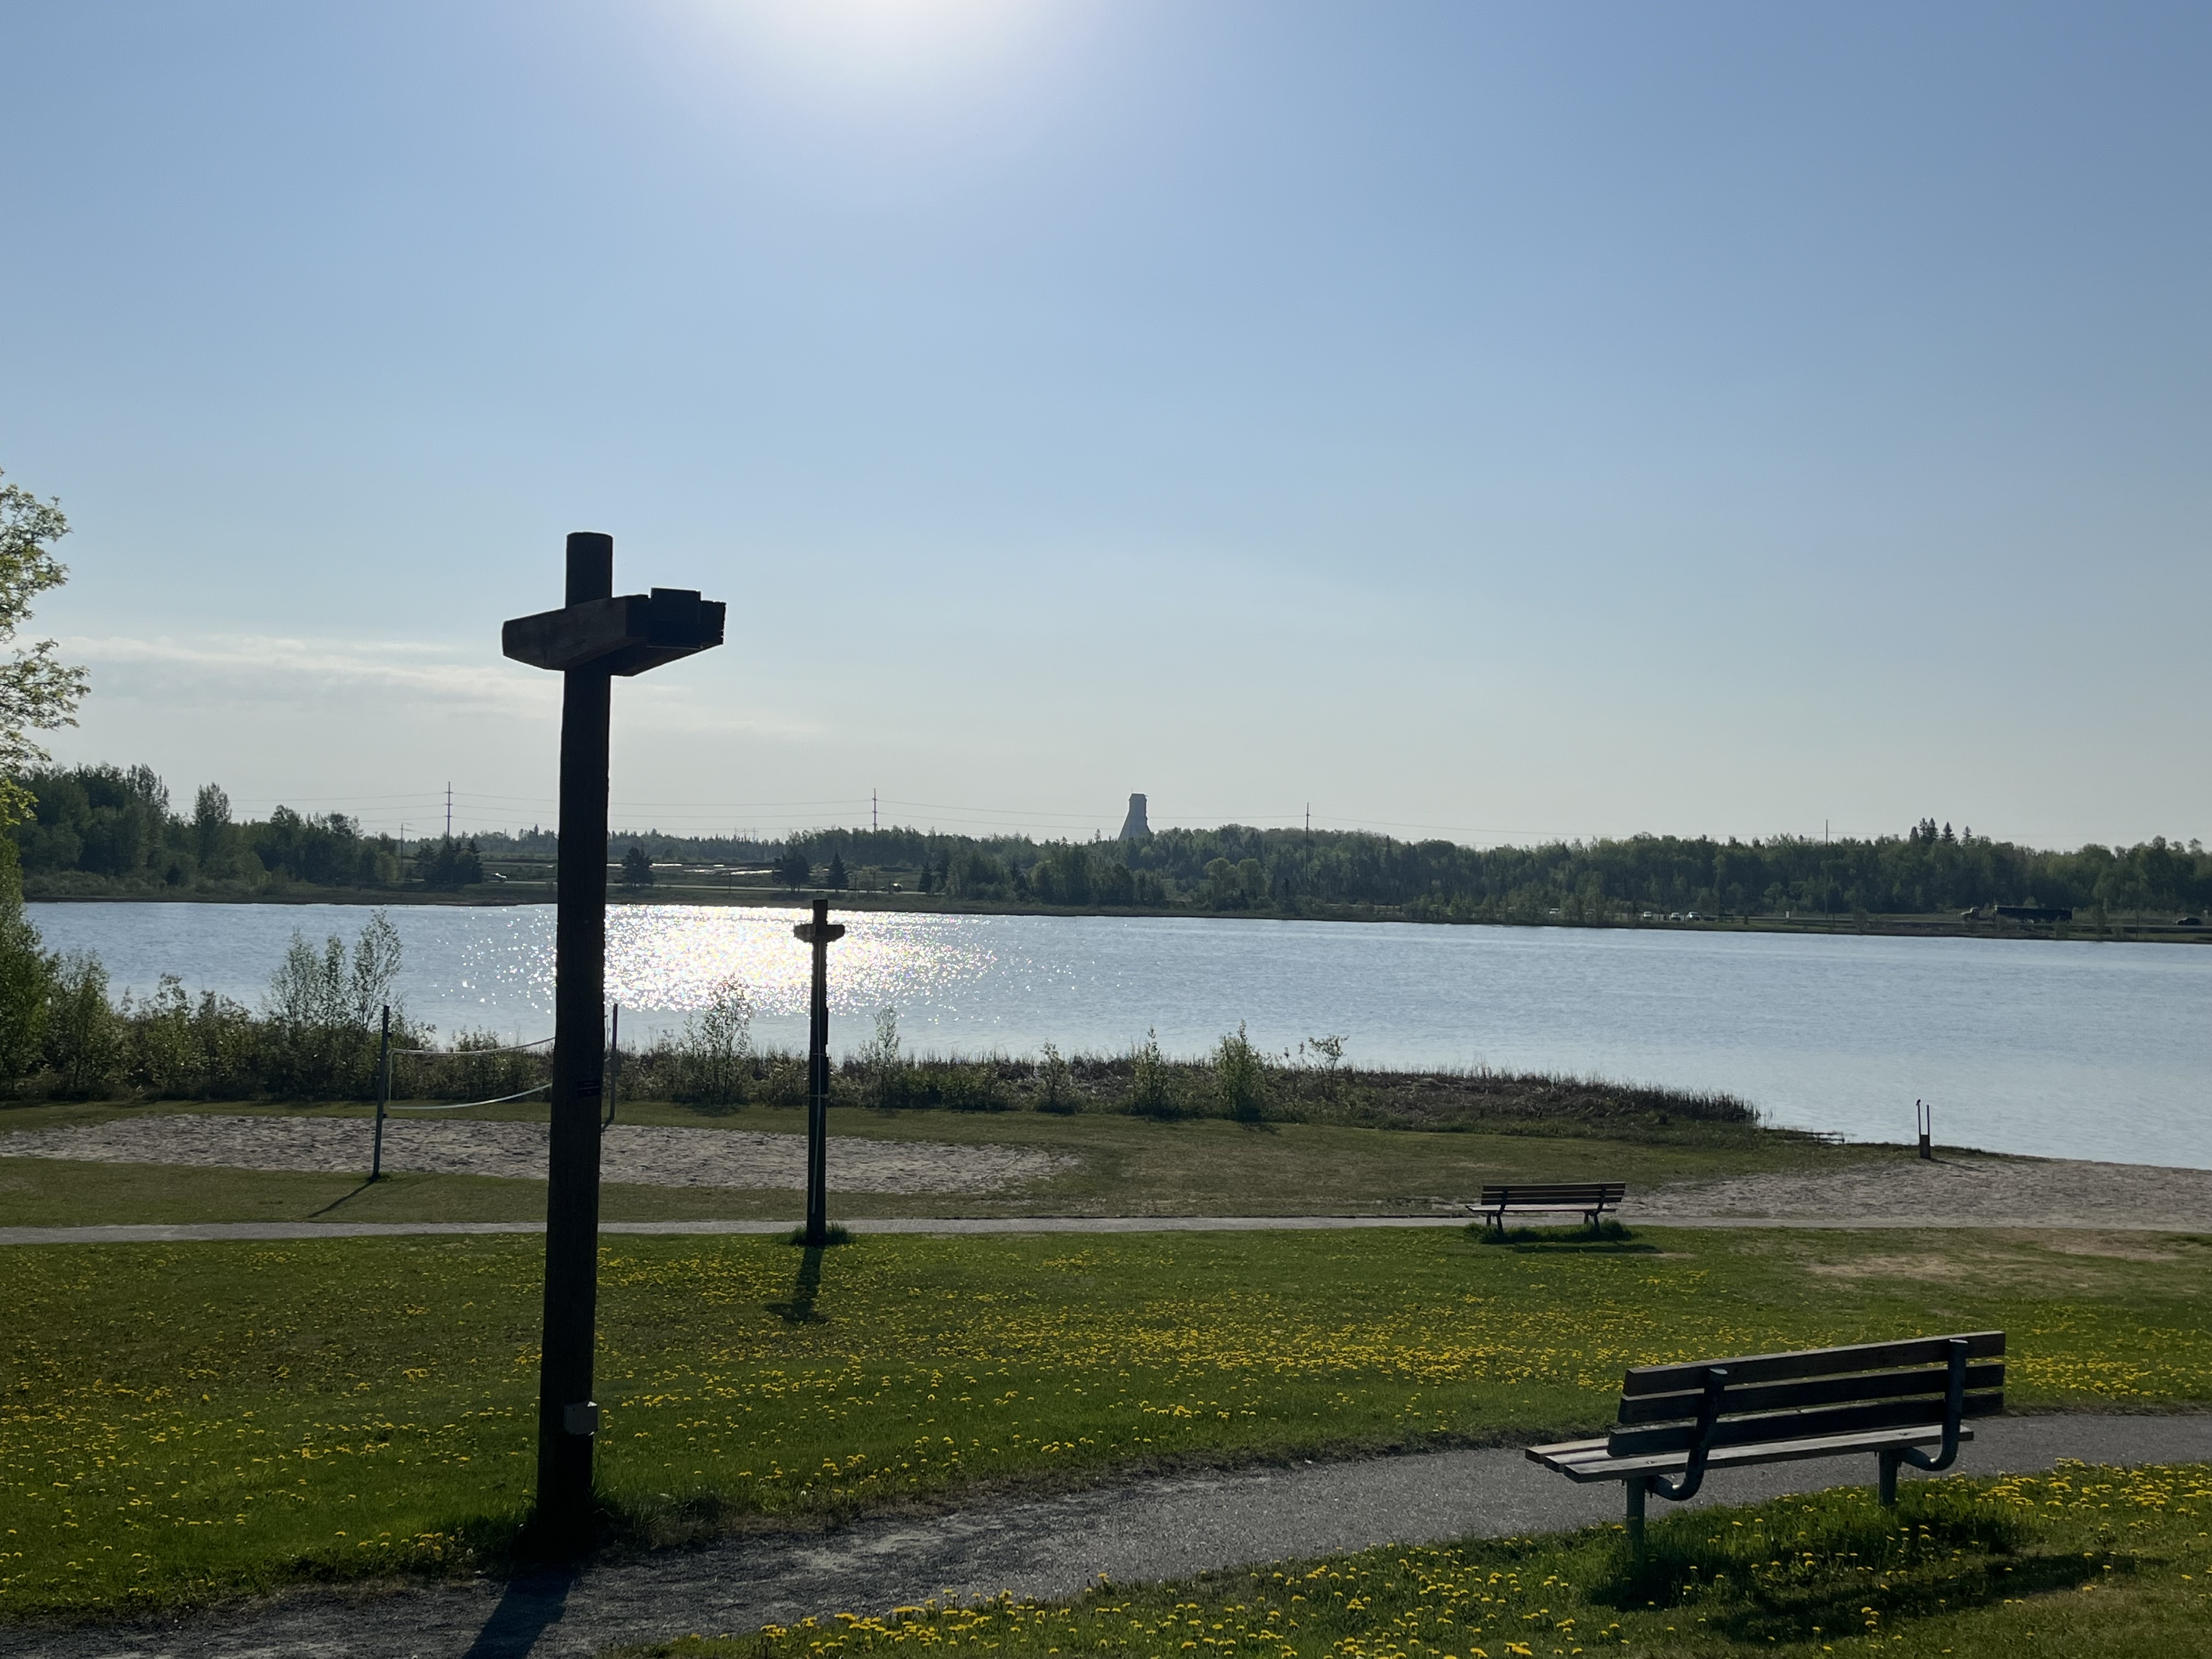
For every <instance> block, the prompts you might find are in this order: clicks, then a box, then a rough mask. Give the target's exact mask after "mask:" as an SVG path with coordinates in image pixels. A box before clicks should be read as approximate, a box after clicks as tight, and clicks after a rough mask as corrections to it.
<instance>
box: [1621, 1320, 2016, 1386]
mask: <svg viewBox="0 0 2212 1659" xmlns="http://www.w3.org/2000/svg"><path fill="white" fill-rule="evenodd" d="M1962 1339H1963V1340H1964V1341H1965V1342H1966V1357H1967V1358H1970V1359H1995V1358H2002V1355H2003V1353H2004V1351H2005V1338H2004V1333H2003V1332H2002V1331H1970V1332H1962V1333H1961V1334H1960V1336H1923V1337H1914V1338H1911V1339H1910V1340H1906V1341H1903V1342H1868V1343H1863V1344H1861V1345H1859V1346H1856V1347H1850V1348H1814V1349H1810V1350H1808V1351H1807V1352H1803V1353H1762V1354H1751V1355H1748V1356H1747V1357H1745V1358H1741V1359H1704V1360H1698V1361H1696V1362H1694V1363H1692V1364H1684V1365H1639V1366H1638V1367H1637V1368H1636V1369H1635V1370H1632V1371H1631V1372H1629V1373H1628V1375H1627V1376H1626V1377H1625V1378H1623V1379H1622V1382H1621V1385H1620V1392H1621V1393H1622V1395H1625V1396H1628V1397H1634V1396H1637V1395H1649V1394H1687V1393H1691V1392H1692V1391H1694V1390H1696V1389H1702V1388H1704V1386H1705V1373H1706V1372H1707V1371H1709V1370H1712V1369H1713V1368H1714V1367H1715V1366H1725V1367H1726V1368H1727V1370H1728V1374H1729V1388H1730V1389H1737V1388H1741V1387H1746V1386H1748V1385H1750V1384H1752V1383H1786V1382H1789V1381H1790V1380H1791V1379H1793V1378H1796V1377H1801V1376H1839V1375H1847V1374H1850V1373H1851V1372H1855V1371H1877V1370H1900V1369H1903V1368H1905V1367H1909V1366H1917V1365H1946V1364H1949V1362H1950V1358H1951V1344H1952V1343H1954V1342H1955V1341H1959V1340H1962Z"/></svg>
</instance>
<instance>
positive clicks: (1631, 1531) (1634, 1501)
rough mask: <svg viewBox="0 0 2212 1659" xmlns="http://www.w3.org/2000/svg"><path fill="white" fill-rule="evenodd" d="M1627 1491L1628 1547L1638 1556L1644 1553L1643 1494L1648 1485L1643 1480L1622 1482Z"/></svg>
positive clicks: (1648, 1487)
mask: <svg viewBox="0 0 2212 1659" xmlns="http://www.w3.org/2000/svg"><path fill="white" fill-rule="evenodd" d="M1621 1485H1622V1486H1626V1488H1627V1489H1628V1547H1629V1548H1630V1549H1631V1550H1632V1551H1633V1552H1635V1553H1636V1554H1638V1555H1639V1556H1640V1555H1642V1554H1643V1553H1644V1492H1646V1491H1648V1490H1649V1489H1650V1483H1649V1482H1647V1481H1644V1480H1624V1481H1622V1482H1621Z"/></svg>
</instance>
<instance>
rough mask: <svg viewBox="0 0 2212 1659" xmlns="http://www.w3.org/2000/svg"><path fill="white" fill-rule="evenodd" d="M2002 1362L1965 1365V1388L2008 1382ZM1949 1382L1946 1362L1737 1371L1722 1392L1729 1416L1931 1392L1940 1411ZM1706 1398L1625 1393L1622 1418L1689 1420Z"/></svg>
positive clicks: (1694, 1392) (1700, 1394)
mask: <svg viewBox="0 0 2212 1659" xmlns="http://www.w3.org/2000/svg"><path fill="white" fill-rule="evenodd" d="M2004 1374H2005V1368H2004V1363H2003V1362H2002V1360H1983V1361H1981V1362H1979V1363H1978V1364H1969V1365H1968V1366H1967V1367H1966V1388H1967V1390H1968V1391H1969V1392H1970V1393H1979V1392H1981V1391H1983V1390H1984V1389H2002V1388H2003V1387H2004ZM1950 1385H1951V1371H1950V1367H1949V1366H1948V1365H1927V1366H1921V1367H1919V1368H1917V1369H1915V1370H1896V1371H1853V1372H1850V1373H1848V1374H1846V1375H1844V1376H1811V1377H1801V1378H1799V1379H1797V1380H1796V1381H1794V1382H1787V1383H1753V1384H1752V1385H1751V1386H1749V1387H1748V1388H1741V1389H1740V1388H1737V1387H1736V1386H1735V1371H1734V1370H1730V1371H1729V1388H1728V1390H1727V1392H1726V1393H1725V1394H1723V1395H1722V1396H1721V1402H1722V1403H1721V1410H1722V1412H1723V1414H1725V1415H1730V1416H1734V1415H1737V1414H1740V1413H1748V1412H1779V1411H1803V1410H1806V1409H1808V1408H1809V1407H1814V1406H1840V1405H1848V1404H1853V1403H1856V1402H1857V1401H1872V1400H1904V1399H1908V1398H1911V1397H1912V1396H1914V1395H1930V1396H1933V1403H1934V1409H1935V1410H1936V1413H1938V1414H1939V1415H1940V1414H1941V1413H1942V1405H1943V1397H1944V1395H1945V1392H1946V1391H1947V1390H1948V1389H1949V1387H1950ZM1704 1403H1705V1391H1704V1389H1695V1390H1692V1391H1690V1392H1686V1393H1682V1394H1647V1395H1632V1396H1628V1397H1625V1398H1623V1399H1622V1401H1621V1402H1620V1422H1621V1423H1623V1424H1624V1425H1632V1424H1637V1423H1671V1422H1676V1421H1680V1420H1684V1419H1687V1420H1690V1421H1692V1422H1694V1421H1695V1420H1696V1419H1697V1416H1698V1413H1699V1409H1700V1408H1701V1407H1703V1405H1704Z"/></svg>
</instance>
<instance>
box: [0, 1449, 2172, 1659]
mask: <svg viewBox="0 0 2212 1659" xmlns="http://www.w3.org/2000/svg"><path fill="white" fill-rule="evenodd" d="M1977 1428H1978V1435H1979V1437H1978V1439H1977V1440H1976V1441H1975V1443H1973V1444H1972V1445H1970V1446H1969V1447H1967V1448H1966V1450H1965V1451H1964V1452H1963V1453H1962V1454H1961V1455H1960V1472H1961V1473H1963V1474H1998V1473H2004V1472H2026V1471H2032V1470H2039V1469H2046V1468H2050V1467H2051V1465H2052V1464H2053V1463H2054V1462H2057V1461H2058V1460H2059V1459H2061V1458H2066V1457H2073V1458H2080V1459H2081V1460H2083V1461H2085V1462H2096V1463H2154V1462H2207V1461H2212V1417H2092V1416H2078V1417H2076V1416H2054V1417H2017V1418H1999V1419H1993V1420H1991V1421H1989V1422H1986V1423H1983V1424H1980V1425H1977ZM1871 1474H1872V1460H1871V1459H1869V1458H1867V1457H1865V1456H1860V1457H1856V1458H1850V1459H1839V1460H1833V1461H1829V1462H1806V1463H1792V1464H1784V1465H1777V1466H1772V1467H1770V1468H1756V1469H1744V1470H1730V1471H1729V1472H1727V1473H1726V1474H1721V1475H1715V1476H1714V1477H1713V1478H1712V1480H1711V1481H1710V1482H1709V1483H1708V1486H1707V1488H1706V1492H1705V1495H1704V1496H1701V1497H1700V1498H1698V1499H1696V1500H1694V1502H1695V1504H1708V1503H1745V1502H1753V1501H1758V1500H1761V1499H1765V1498H1771V1497H1774V1496H1777V1495H1779V1494H1781V1493H1783V1492H1803V1491H1808V1490H1812V1489H1814V1488H1817V1487H1821V1486H1838V1485H1850V1484H1866V1483H1868V1482H1869V1480H1870V1479H1871ZM1668 1507H1669V1506H1668V1505H1665V1504H1661V1505H1659V1508H1660V1509H1661V1510H1665V1509H1666V1508H1668ZM1619 1514H1620V1492H1619V1491H1618V1489H1616V1488H1615V1487H1613V1486H1574V1485H1571V1483H1569V1482H1567V1481H1565V1480H1560V1479H1559V1477H1558V1476H1556V1475H1553V1474H1549V1473H1547V1471H1545V1470H1542V1469H1539V1468H1536V1467H1534V1465H1533V1464H1530V1463H1529V1462H1527V1461H1526V1460H1525V1459H1523V1458H1522V1456H1521V1455H1520V1454H1519V1453H1518V1452H1517V1451H1513V1450H1497V1451H1467V1452H1439V1453H1433V1454H1428V1455H1421V1456H1413V1457H1393V1458H1378V1459H1374V1460H1371V1461H1367V1462H1353V1463H1333V1464H1322V1465H1314V1464H1306V1465H1304V1466H1302V1467H1298V1468H1267V1469H1254V1470H1249V1471H1243V1472H1240V1473H1237V1474H1218V1475H1207V1476H1184V1477H1178V1478H1173V1479H1164V1480H1145V1481H1139V1482H1135V1483H1132V1484H1128V1485H1123V1486H1106V1487H1100V1488H1097V1489H1095V1490H1092V1491H1089V1492H1075V1493H1071V1494H1068V1495H1066V1496H1064V1497H1059V1498H1042V1499H1036V1500H1031V1501H1028V1502H1021V1503H1012V1504H996V1505H992V1506H988V1507H986V1508H981V1509H977V1510H963V1511H956V1512H954V1513H952V1514H949V1515H944V1516H934V1517H932V1518H929V1519H925V1520H880V1521H871V1522H861V1523H860V1524H857V1525H854V1526H849V1527H843V1528H838V1529H836V1530H835V1531H832V1532H829V1533H825V1534H808V1535H793V1534H779V1535H771V1536H765V1537H757V1538H738V1539H731V1540H728V1541H725V1542H722V1543H720V1544H715V1545H711V1546H708V1547H705V1548H702V1549H696V1550H669V1551H662V1552H658V1553H653V1554H651V1555H647V1556H644V1557H641V1558H638V1559H633V1560H630V1561H627V1562H623V1563H619V1564H616V1565H608V1566H604V1567H599V1568H595V1569H592V1570H590V1571H586V1572H584V1573H582V1574H580V1575H576V1576H569V1575H562V1574H552V1573H548V1574H544V1575H540V1576H538V1577H529V1578H523V1579H518V1580H516V1581H514V1582H513V1583H504V1584H502V1583H489V1582H487V1583H474V1584H468V1585H459V1586H450V1587H438V1588H435V1589H416V1590H409V1591H405V1592H402V1593H399V1594H396V1595H389V1596H386V1597H382V1598H380V1599H374V1600H369V1601H346V1600H344V1599H342V1598H339V1597H337V1596H334V1595H329V1594H328V1593H325V1592H319V1593H309V1594H303V1595H297V1596H295V1597H291V1598H288V1599H286V1600H283V1601H277V1602H275V1603H273V1604H270V1605H266V1606H263V1607H254V1608H249V1609H246V1610H244V1611H241V1612H236V1613H229V1614H226V1615H221V1616H214V1617H207V1618H202V1619H197V1620H191V1621H187V1622H185V1623H184V1624H181V1625H179V1626H173V1627H169V1628H167V1629H147V1628H143V1627H141V1628H107V1629H100V1630H79V1631H55V1632H41V1631H36V1630H27V1629H24V1628H21V1627H15V1628H9V1627H6V1626H0V1654H7V1655H11V1656H12V1655H21V1656H25V1659H29V1656H37V1659H248V1656H252V1659H262V1656H276V1655H284V1656H297V1659H520V1656H524V1655H528V1656H531V1659H584V1656H588V1655H590V1654H592V1653H595V1652H596V1651H598V1650H599V1649H600V1648H603V1647H605V1646H606V1645H607V1644H611V1643H614V1642H617V1641H643V1640H647V1639H650V1638H656V1637H663V1636H676V1635H682V1634H683V1633H684V1632H687V1631H701V1632H708V1633H719V1632H742V1631H746V1630H749V1629H751V1628H753V1627H755V1626H759V1625H763V1624H767V1623H770V1622H775V1623H786V1622H789V1621H791V1620H796V1619H799V1618H802V1617H804V1616H805V1615H807V1614H809V1613H815V1614H823V1613H834V1612H839V1611H849V1612H884V1611H888V1610H889V1609H890V1608H892V1607H898V1606H902V1605H908V1604H911V1603H914V1602H916V1601H921V1600H922V1599H923V1598H924V1597H926V1596H928V1595H937V1594H942V1593H945V1592H950V1593H951V1594H953V1595H960V1596H963V1597H965V1596H974V1595H989V1594H993V1593H995V1592H997V1591H999V1590H1001V1589H1012V1590H1013V1591H1014V1592H1015V1593H1016V1594H1017V1595H1039V1596H1043V1595H1071V1594H1073V1593H1075V1592H1077V1591H1079V1590H1081V1589H1084V1588H1085V1586H1087V1585H1089V1584H1091V1583H1096V1582H1097V1577H1098V1575H1100V1574H1101V1573H1103V1574H1105V1575H1107V1576H1108V1577H1111V1578H1113V1579H1114V1580H1115V1581H1116V1582H1118V1583H1139V1582H1143V1581H1146V1580H1151V1579H1159V1578H1170V1577H1182V1576H1183V1575H1185V1574H1188V1573H1194V1572H1200V1571H1206V1570H1207V1569H1209V1568H1215V1567H1229V1566H1237V1565H1244V1564H1247V1563H1254V1562H1263V1561H1269V1560H1275V1559H1283V1558H1285V1557H1295V1556H1306V1555H1319V1554H1324V1553H1332V1552H1334V1551H1338V1550H1352V1549H1359V1548H1363V1547H1366V1546H1368V1545H1370V1544H1382V1543H1400V1544H1416V1543H1430V1542H1436V1541H1442V1540H1445V1539H1452V1538H1459V1537H1464V1536H1468V1535H1469V1534H1483V1535H1489V1536H1500V1535H1510V1534H1520V1533H1528V1532H1537V1531H1547V1530H1551V1529H1553V1528H1565V1527H1574V1526H1579V1525H1582V1524H1583V1523H1585V1522H1593V1521H1611V1520H1613V1519H1616V1518H1617V1517H1618V1516H1619Z"/></svg>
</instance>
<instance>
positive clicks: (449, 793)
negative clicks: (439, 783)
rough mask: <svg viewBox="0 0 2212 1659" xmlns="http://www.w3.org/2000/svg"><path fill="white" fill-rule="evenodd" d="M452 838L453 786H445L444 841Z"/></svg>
mask: <svg viewBox="0 0 2212 1659" xmlns="http://www.w3.org/2000/svg"><path fill="white" fill-rule="evenodd" d="M446 839H447V841H451V840H453V785H452V784H450V783H449V784H447V786H446Z"/></svg>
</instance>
